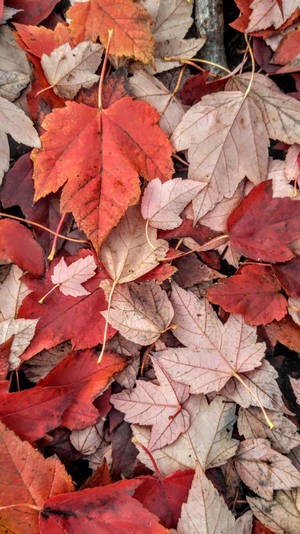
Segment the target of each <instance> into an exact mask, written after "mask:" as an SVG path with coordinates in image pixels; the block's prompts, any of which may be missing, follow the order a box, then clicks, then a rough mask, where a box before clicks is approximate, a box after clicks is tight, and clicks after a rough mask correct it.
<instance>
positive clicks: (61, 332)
mask: <svg viewBox="0 0 300 534" xmlns="http://www.w3.org/2000/svg"><path fill="white" fill-rule="evenodd" d="M87 254H89V255H90V253H89V251H88V252H87V251H84V252H82V253H81V254H80V255H81V257H84V256H86V255H87ZM77 259H78V256H76V257H69V258H66V263H67V264H71V263H73V262H74V261H76V260H77ZM57 263H58V260H57V259H55V260H54V261H53V262H52V264H51V267H50V269H49V271H48V272H47V274H46V278H45V279H33V278H30V277H29V276H28V275H26V276H24V277H23V281H24V282H25V284H26V285H27V286H28V287H29V289H31V291H32V292H31V293H30V295H28V296H27V297H25V299H24V300H23V302H22V306H21V308H20V310H19V313H18V317H19V318H25V319H33V318H34V319H37V318H39V322H38V324H37V327H36V331H35V336H34V338H33V340H32V342H31V344H30V346H29V347H28V349H27V350H26V351H25V352H24V353H23V354H22V360H28V359H29V358H31V357H32V356H34V354H37V353H38V352H40V351H41V350H43V349H50V348H51V347H54V346H55V345H57V344H58V343H62V342H63V341H67V340H69V339H70V340H71V341H72V345H73V347H76V349H86V348H91V347H94V346H95V345H97V344H98V343H101V341H102V340H103V332H104V323H105V321H104V319H103V318H102V317H101V316H100V315H99V313H98V312H100V311H102V310H104V309H105V308H106V301H105V296H104V292H103V291H102V289H101V288H100V287H99V283H100V281H101V280H103V279H104V278H106V275H105V273H104V271H103V270H100V269H98V270H97V272H96V275H95V276H93V278H91V279H90V280H88V281H87V282H85V288H86V289H87V291H89V292H90V295H83V296H81V297H71V296H66V295H63V294H62V293H61V292H60V291H54V292H52V293H51V294H49V296H48V297H47V298H46V300H45V302H44V303H43V304H39V300H40V299H41V298H42V297H44V296H45V294H46V293H47V292H48V291H49V290H51V289H52V288H53V285H52V282H51V275H52V274H53V269H54V267H55V265H56V264H57ZM87 323H88V325H89V327H88V328H86V325H87ZM113 333H114V330H113V329H112V328H111V327H109V331H108V337H111V336H112V335H113Z"/></svg>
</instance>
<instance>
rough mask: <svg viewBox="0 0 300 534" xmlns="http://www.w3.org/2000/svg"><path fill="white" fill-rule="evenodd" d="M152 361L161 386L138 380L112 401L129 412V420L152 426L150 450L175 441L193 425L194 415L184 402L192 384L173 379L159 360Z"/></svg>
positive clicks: (126, 418) (120, 408) (112, 397)
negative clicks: (191, 419)
mask: <svg viewBox="0 0 300 534" xmlns="http://www.w3.org/2000/svg"><path fill="white" fill-rule="evenodd" d="M152 363H153V367H154V371H155V374H156V376H157V378H158V380H159V382H160V385H159V386H158V385H155V384H152V383H151V382H145V381H142V380H137V382H136V387H135V389H133V390H132V392H130V391H126V390H125V391H122V392H121V393H116V394H115V395H112V396H111V402H112V404H113V405H114V406H115V407H116V408H117V409H118V410H120V411H122V412H124V413H125V420H126V421H128V422H130V423H139V424H141V425H151V426H152V430H151V439H150V442H149V450H155V449H160V448H161V447H163V446H165V445H168V444H169V443H172V442H173V441H175V440H176V439H177V438H178V436H179V435H180V434H182V432H185V431H186V430H187V429H188V428H189V426H190V415H189V413H188V412H187V411H186V410H185V409H183V408H182V406H181V405H182V404H183V403H184V401H185V400H186V399H187V398H188V396H189V388H188V387H187V386H184V385H183V384H179V383H178V382H174V381H173V380H171V379H170V378H169V376H168V374H167V373H166V372H165V371H164V369H162V368H161V366H160V363H159V362H157V361H156V360H152Z"/></svg>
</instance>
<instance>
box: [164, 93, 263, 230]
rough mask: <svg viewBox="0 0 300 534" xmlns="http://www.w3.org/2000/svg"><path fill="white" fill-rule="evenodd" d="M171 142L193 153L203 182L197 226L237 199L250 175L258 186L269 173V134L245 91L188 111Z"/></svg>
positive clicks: (214, 97)
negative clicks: (238, 190) (223, 204)
mask: <svg viewBox="0 0 300 534" xmlns="http://www.w3.org/2000/svg"><path fill="white" fill-rule="evenodd" d="M253 123H255V124H256V126H255V128H253V127H252V124H253ZM171 140H172V142H173V144H174V146H175V148H176V150H186V149H188V159H189V163H190V165H189V174H188V176H189V178H190V179H191V180H196V181H197V182H200V183H202V191H200V193H199V194H198V195H197V197H196V198H195V199H194V201H193V210H194V223H196V222H197V221H199V219H200V218H201V217H203V216H204V215H205V214H206V213H207V212H208V211H210V210H211V209H212V208H213V207H214V206H215V205H216V204H217V202H219V201H221V200H222V199H223V198H224V197H227V198H230V197H232V195H233V194H234V192H235V190H236V188H237V186H238V185H239V183H240V182H241V181H242V180H243V178H244V177H245V176H247V178H249V180H251V181H252V182H253V183H255V184H258V183H259V182H261V181H262V180H263V179H264V178H265V177H266V175H267V166H268V143H269V141H268V135H267V130H266V128H265V125H264V123H263V120H262V116H261V112H260V110H259V109H258V106H257V105H256V103H252V102H251V101H249V100H248V99H247V98H246V99H245V98H244V94H243V92H240V91H235V92H232V93H231V94H230V92H228V91H227V92H226V91H224V92H218V93H214V94H211V95H207V96H204V97H203V98H202V99H201V102H199V103H198V104H195V105H194V106H192V107H191V108H190V109H189V110H188V111H187V112H186V114H185V115H184V117H183V119H182V121H181V123H180V124H179V125H178V126H177V128H176V129H175V131H174V133H173V135H172V138H171ZM249 151H250V152H251V154H252V157H251V158H249Z"/></svg>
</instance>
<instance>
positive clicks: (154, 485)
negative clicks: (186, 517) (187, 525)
mask: <svg viewBox="0 0 300 534" xmlns="http://www.w3.org/2000/svg"><path fill="white" fill-rule="evenodd" d="M193 477H194V470H193V469H187V470H186V471H176V472H175V473H172V475H168V476H166V477H164V478H156V477H152V476H141V477H139V480H143V483H142V485H141V486H139V487H138V488H137V489H136V490H135V494H134V497H135V498H136V499H137V500H138V501H140V502H141V503H142V504H143V506H145V508H147V509H148V510H149V512H152V513H153V514H155V515H156V516H157V517H158V518H159V520H160V522H161V523H162V524H163V525H164V526H165V527H167V528H176V526H177V523H178V519H179V517H180V511H181V506H182V503H183V502H185V501H186V500H187V498H188V494H189V490H190V487H191V484H192V481H193Z"/></svg>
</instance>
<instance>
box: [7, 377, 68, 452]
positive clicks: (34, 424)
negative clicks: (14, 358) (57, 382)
mask: <svg viewBox="0 0 300 534" xmlns="http://www.w3.org/2000/svg"><path fill="white" fill-rule="evenodd" d="M75 394H76V389H75V388H74V387H43V388H42V387H35V388H33V389H27V390H24V391H18V392H16V393H7V392H1V393H0V399H1V408H0V418H1V421H2V422H3V423H4V424H5V425H7V426H8V427H9V428H10V429H11V430H13V431H14V432H15V433H16V434H18V436H20V437H21V438H22V439H27V440H28V441H31V442H33V441H35V440H37V439H40V438H41V437H43V436H44V435H45V434H46V433H47V432H49V431H50V430H53V428H56V427H57V426H59V424H60V422H61V418H62V414H63V413H64V411H65V410H66V408H67V407H68V406H69V404H70V402H71V401H72V399H73V397H74V396H75Z"/></svg>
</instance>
